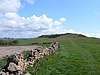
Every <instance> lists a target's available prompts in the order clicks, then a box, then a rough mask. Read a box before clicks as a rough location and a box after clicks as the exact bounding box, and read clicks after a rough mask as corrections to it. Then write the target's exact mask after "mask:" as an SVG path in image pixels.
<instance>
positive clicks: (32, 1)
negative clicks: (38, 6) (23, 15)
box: [25, 0, 34, 4]
mask: <svg viewBox="0 0 100 75" xmlns="http://www.w3.org/2000/svg"><path fill="white" fill-rule="evenodd" d="M25 1H26V2H27V3H29V4H34V0H25Z"/></svg>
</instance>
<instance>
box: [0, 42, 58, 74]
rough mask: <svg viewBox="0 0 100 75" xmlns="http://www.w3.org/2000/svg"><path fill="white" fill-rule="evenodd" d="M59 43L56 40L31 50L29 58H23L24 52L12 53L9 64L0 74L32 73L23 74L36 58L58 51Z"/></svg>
mask: <svg viewBox="0 0 100 75" xmlns="http://www.w3.org/2000/svg"><path fill="white" fill-rule="evenodd" d="M59 47H60V46H59V43H58V42H54V43H52V44H51V45H50V46H49V47H46V46H43V47H42V46H41V47H37V48H35V49H34V50H31V51H29V57H28V59H23V54H22V53H21V54H17V53H15V54H12V55H11V56H9V57H8V61H7V64H6V66H5V68H4V69H2V71H1V72H0V75H31V74H30V73H29V72H28V73H27V74H23V71H24V70H25V69H26V68H27V67H28V66H33V65H34V63H35V62H36V60H38V59H40V58H44V57H45V56H46V55H51V54H53V53H56V52H57V50H58V48H59Z"/></svg>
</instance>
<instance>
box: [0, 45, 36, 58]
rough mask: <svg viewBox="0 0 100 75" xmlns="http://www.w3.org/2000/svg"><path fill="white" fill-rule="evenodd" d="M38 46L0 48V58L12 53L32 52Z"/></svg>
mask: <svg viewBox="0 0 100 75" xmlns="http://www.w3.org/2000/svg"><path fill="white" fill-rule="evenodd" d="M36 47H38V46H8V47H0V58H1V57H3V56H6V55H11V54H14V53H21V52H22V51H25V50H32V49H35V48H36Z"/></svg>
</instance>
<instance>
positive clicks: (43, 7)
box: [0, 0, 100, 38]
mask: <svg viewBox="0 0 100 75" xmlns="http://www.w3.org/2000/svg"><path fill="white" fill-rule="evenodd" d="M62 33H77V34H83V35H86V36H88V37H97V38H100V0H0V38H3V37H11V38H33V37H38V36H40V35H48V34H62Z"/></svg>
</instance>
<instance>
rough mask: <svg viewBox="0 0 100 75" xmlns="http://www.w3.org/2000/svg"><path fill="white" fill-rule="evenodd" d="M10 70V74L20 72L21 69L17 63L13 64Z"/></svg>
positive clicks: (10, 65)
mask: <svg viewBox="0 0 100 75" xmlns="http://www.w3.org/2000/svg"><path fill="white" fill-rule="evenodd" d="M8 70H9V71H10V72H14V71H20V70H21V67H20V66H18V65H16V64H15V63H13V62H11V63H10V64H9V66H8Z"/></svg>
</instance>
